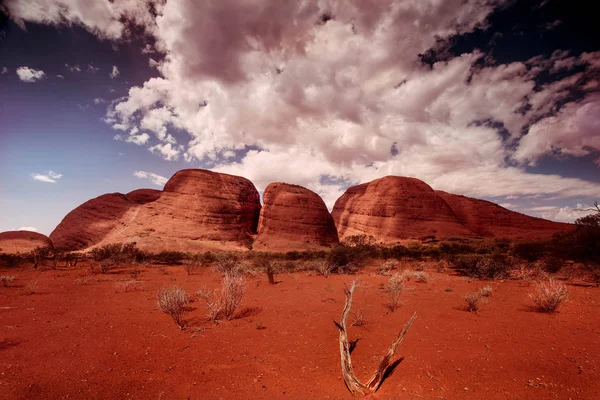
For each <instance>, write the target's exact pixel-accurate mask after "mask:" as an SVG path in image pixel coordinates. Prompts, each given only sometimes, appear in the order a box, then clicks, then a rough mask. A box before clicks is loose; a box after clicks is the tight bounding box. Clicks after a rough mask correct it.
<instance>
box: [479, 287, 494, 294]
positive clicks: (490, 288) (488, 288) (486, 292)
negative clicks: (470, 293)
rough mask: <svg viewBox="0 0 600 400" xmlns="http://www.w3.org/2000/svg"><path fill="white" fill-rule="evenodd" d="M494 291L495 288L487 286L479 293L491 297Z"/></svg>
mask: <svg viewBox="0 0 600 400" xmlns="http://www.w3.org/2000/svg"><path fill="white" fill-rule="evenodd" d="M493 291H494V289H492V287H491V286H485V287H482V288H481V289H479V294H480V295H481V297H490V296H491V295H492V292H493Z"/></svg>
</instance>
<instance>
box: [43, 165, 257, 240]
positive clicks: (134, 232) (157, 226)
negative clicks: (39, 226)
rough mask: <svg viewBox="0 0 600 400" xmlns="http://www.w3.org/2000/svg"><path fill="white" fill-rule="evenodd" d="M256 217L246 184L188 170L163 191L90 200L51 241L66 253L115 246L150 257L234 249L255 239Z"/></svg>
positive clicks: (252, 196) (229, 177) (250, 189)
mask: <svg viewBox="0 0 600 400" xmlns="http://www.w3.org/2000/svg"><path fill="white" fill-rule="evenodd" d="M259 213H260V199H259V194H258V191H257V190H256V188H255V187H254V185H253V184H252V182H250V181H249V180H247V179H245V178H242V177H238V176H233V175H227V174H219V173H216V172H211V171H206V170H200V169H188V170H181V171H178V172H177V173H175V175H173V177H171V179H170V180H169V181H168V182H167V183H166V185H165V187H164V190H162V191H157V190H151V189H141V190H135V191H133V192H130V193H128V194H126V195H123V194H119V193H113V194H109V195H103V196H100V197H97V198H95V199H92V200H90V201H88V202H86V203H84V204H82V205H81V206H79V207H77V208H76V209H75V210H73V211H71V212H70V213H69V214H68V215H67V216H66V217H65V218H64V219H63V221H62V222H61V223H60V224H59V225H58V227H57V228H56V229H55V230H54V232H52V234H51V235H50V238H51V239H52V240H53V241H54V242H55V245H56V247H58V248H65V249H68V250H78V249H84V248H89V247H95V246H101V245H104V244H108V243H117V242H135V243H136V244H137V246H138V247H139V248H141V249H145V250H150V251H162V250H174V251H202V250H214V249H237V248H243V247H244V246H245V244H246V243H247V242H249V241H251V240H252V237H253V235H254V234H256V228H257V224H258V217H259Z"/></svg>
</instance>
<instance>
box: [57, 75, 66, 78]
mask: <svg viewBox="0 0 600 400" xmlns="http://www.w3.org/2000/svg"><path fill="white" fill-rule="evenodd" d="M56 77H57V78H58V79H65V77H64V76H62V75H56Z"/></svg>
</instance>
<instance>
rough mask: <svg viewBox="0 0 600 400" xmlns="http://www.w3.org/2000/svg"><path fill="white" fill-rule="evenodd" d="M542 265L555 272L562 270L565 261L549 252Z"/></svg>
mask: <svg viewBox="0 0 600 400" xmlns="http://www.w3.org/2000/svg"><path fill="white" fill-rule="evenodd" d="M542 265H543V268H544V271H546V272H549V273H551V274H555V273H557V272H559V271H560V270H561V268H562V267H563V265H564V261H563V260H561V259H560V258H558V257H556V256H553V255H551V254H548V255H546V256H545V257H544V259H543V260H542Z"/></svg>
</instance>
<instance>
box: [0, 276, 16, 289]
mask: <svg viewBox="0 0 600 400" xmlns="http://www.w3.org/2000/svg"><path fill="white" fill-rule="evenodd" d="M16 280H17V278H16V277H14V276H12V275H2V276H0V282H2V286H4V287H7V286H8V284H9V283H13V282H14V281H16Z"/></svg>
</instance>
